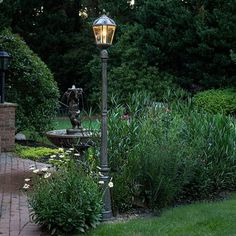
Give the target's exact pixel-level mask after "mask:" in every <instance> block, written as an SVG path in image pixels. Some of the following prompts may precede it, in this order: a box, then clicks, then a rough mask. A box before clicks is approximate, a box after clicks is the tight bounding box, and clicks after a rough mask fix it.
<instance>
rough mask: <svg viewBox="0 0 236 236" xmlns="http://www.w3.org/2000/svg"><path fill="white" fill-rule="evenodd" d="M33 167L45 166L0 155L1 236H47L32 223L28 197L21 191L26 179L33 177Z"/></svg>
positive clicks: (9, 154) (9, 155) (10, 155)
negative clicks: (31, 170)
mask: <svg viewBox="0 0 236 236" xmlns="http://www.w3.org/2000/svg"><path fill="white" fill-rule="evenodd" d="M31 165H36V168H41V167H43V166H45V164H41V163H36V162H34V161H30V160H23V159H20V158H17V157H15V156H14V155H13V154H11V153H1V154H0V236H17V235H18V236H42V235H45V234H43V233H41V230H40V228H39V227H38V226H37V225H35V224H34V223H32V222H31V221H30V217H29V207H28V203H27V197H26V195H25V193H24V191H22V190H21V188H22V186H23V185H24V179H25V178H29V177H30V176H32V173H31V172H30V171H29V167H30V166H31Z"/></svg>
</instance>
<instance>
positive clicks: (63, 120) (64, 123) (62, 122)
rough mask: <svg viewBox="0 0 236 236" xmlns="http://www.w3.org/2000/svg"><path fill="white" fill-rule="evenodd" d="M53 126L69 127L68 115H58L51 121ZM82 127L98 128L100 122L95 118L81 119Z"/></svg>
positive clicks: (59, 127)
mask: <svg viewBox="0 0 236 236" xmlns="http://www.w3.org/2000/svg"><path fill="white" fill-rule="evenodd" d="M53 127H54V129H70V128H71V123H70V119H69V118H68V117H58V118H56V119H55V121H54V122H53ZM82 127H83V128H86V129H99V127H100V122H99V121H98V120H97V119H95V120H89V119H82Z"/></svg>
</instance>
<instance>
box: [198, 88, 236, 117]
mask: <svg viewBox="0 0 236 236" xmlns="http://www.w3.org/2000/svg"><path fill="white" fill-rule="evenodd" d="M194 104H195V106H196V107H197V108H200V109H203V110H205V111H207V112H210V113H213V114H215V113H218V112H222V113H224V114H226V115H228V114H235V113H236V91H235V90H232V89H231V90H230V89H225V90H220V89H218V90H214V89H212V90H207V91H203V92H200V93H198V94H196V95H195V96H194Z"/></svg>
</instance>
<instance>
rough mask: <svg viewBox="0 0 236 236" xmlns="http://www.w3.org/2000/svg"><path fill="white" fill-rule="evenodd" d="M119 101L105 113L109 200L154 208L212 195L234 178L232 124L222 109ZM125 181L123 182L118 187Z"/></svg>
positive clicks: (228, 186)
mask: <svg viewBox="0 0 236 236" xmlns="http://www.w3.org/2000/svg"><path fill="white" fill-rule="evenodd" d="M128 108H129V111H131V110H132V111H135V110H136V112H130V113H129V119H128V120H124V119H122V114H123V113H124V111H126V110H127V108H124V107H122V106H121V105H119V106H117V107H116V108H115V109H113V110H112V111H111V112H110V114H109V158H110V166H111V172H112V173H111V175H112V176H113V177H114V189H113V200H114V204H115V206H116V207H117V208H118V209H119V210H120V211H123V210H127V209H129V208H130V207H132V205H135V206H145V207H146V206H148V207H152V208H159V207H163V206H167V205H169V204H171V203H174V202H175V201H189V200H197V199H204V198H212V197H215V196H216V195H217V194H219V193H220V192H221V191H225V190H234V189H235V184H236V170H235V165H236V150H235V140H236V124H235V121H234V120H233V118H230V117H227V116H225V115H223V114H216V115H212V114H210V113H205V112H198V111H195V110H193V109H192V104H191V103H188V104H183V103H174V104H171V105H170V104H169V106H168V107H166V106H163V107H156V106H155V104H154V105H150V104H149V106H147V105H143V104H142V102H140V103H139V106H138V109H136V108H137V106H136V108H135V107H133V108H130V107H129V106H128ZM123 186H125V187H123Z"/></svg>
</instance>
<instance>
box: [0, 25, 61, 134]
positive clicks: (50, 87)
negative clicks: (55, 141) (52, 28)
mask: <svg viewBox="0 0 236 236" xmlns="http://www.w3.org/2000/svg"><path fill="white" fill-rule="evenodd" d="M0 48H1V49H3V50H5V51H7V52H8V53H9V54H10V55H11V56H12V62H11V65H10V68H9V72H8V76H7V78H6V84H7V91H6V100H7V101H8V102H13V103H17V104H18V107H17V113H16V124H17V130H18V131H20V130H25V129H30V130H34V131H37V132H39V133H43V132H44V131H46V130H48V129H49V128H50V125H51V121H52V119H53V117H54V115H55V114H56V113H55V112H56V108H57V106H58V97H59V91H58V87H57V84H56V83H55V81H54V78H53V75H52V73H51V71H50V70H49V69H48V67H47V66H46V64H45V63H44V62H43V61H42V60H41V59H40V58H39V57H38V56H37V55H36V54H35V53H33V52H32V50H30V48H29V47H28V46H27V45H26V43H25V42H24V41H23V40H22V39H21V38H20V37H19V36H18V35H15V34H13V33H12V32H11V31H10V30H8V29H5V30H3V31H2V32H0Z"/></svg>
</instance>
